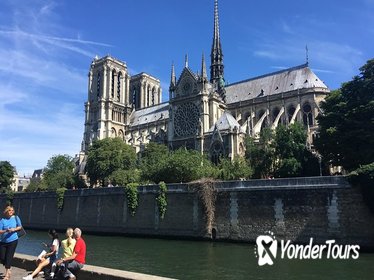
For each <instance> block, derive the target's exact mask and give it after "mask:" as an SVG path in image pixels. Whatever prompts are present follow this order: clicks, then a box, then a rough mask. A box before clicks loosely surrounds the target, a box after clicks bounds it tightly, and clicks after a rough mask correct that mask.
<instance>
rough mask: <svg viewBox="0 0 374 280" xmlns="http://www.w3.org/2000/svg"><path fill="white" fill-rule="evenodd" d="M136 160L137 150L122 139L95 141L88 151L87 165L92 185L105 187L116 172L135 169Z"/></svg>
mask: <svg viewBox="0 0 374 280" xmlns="http://www.w3.org/2000/svg"><path fill="white" fill-rule="evenodd" d="M136 160H137V158H136V153H135V150H134V149H133V148H132V147H130V146H129V145H127V144H125V143H124V142H123V141H122V140H121V139H120V138H105V139H102V140H97V141H94V142H93V143H92V146H90V148H89V149H88V158H87V165H86V170H87V174H88V176H89V178H90V181H91V184H95V183H97V182H100V184H101V185H104V184H105V181H107V180H108V179H109V176H110V175H111V174H112V173H113V172H114V171H116V170H119V169H122V170H132V169H134V168H135V167H136Z"/></svg>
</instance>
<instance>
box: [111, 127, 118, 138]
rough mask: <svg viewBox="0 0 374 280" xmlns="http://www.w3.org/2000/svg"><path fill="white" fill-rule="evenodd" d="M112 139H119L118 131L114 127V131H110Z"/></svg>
mask: <svg viewBox="0 0 374 280" xmlns="http://www.w3.org/2000/svg"><path fill="white" fill-rule="evenodd" d="M110 137H112V138H114V137H117V131H116V129H115V128H114V127H112V129H111V131H110Z"/></svg>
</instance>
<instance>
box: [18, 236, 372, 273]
mask: <svg viewBox="0 0 374 280" xmlns="http://www.w3.org/2000/svg"><path fill="white" fill-rule="evenodd" d="M61 237H63V234H61ZM83 238H84V239H85V241H86V244H87V264H90V265H97V266H103V267H110V268H116V269H122V270H127V271H133V272H140V273H146V274H153V275H160V276H165V277H172V278H178V279H194V280H199V279H202V280H210V279H212V280H213V279H215V280H216V279H217V280H220V279H222V280H223V279H234V280H240V279H261V280H265V279H318V280H321V279H342V280H345V279H347V280H348V279H349V280H350V279H360V280H361V279H374V254H368V253H366V254H365V253H361V252H360V257H359V258H358V259H357V260H353V259H348V260H331V259H325V258H324V259H323V260H288V259H280V260H279V259H278V258H277V259H276V260H275V263H274V265H272V266H268V265H265V266H261V267H260V266H258V264H257V258H256V257H255V253H254V251H255V246H254V245H251V244H244V243H240V244H238V243H223V242H207V241H185V240H183V241H181V240H165V239H153V238H133V237H122V236H95V235H83ZM48 239H49V237H48V234H47V233H46V232H40V231H27V235H26V236H25V237H23V238H21V239H20V241H19V245H18V247H17V252H18V253H24V254H29V255H35V256H37V255H38V254H39V253H40V251H41V250H42V249H43V246H42V245H41V242H48V241H49V240H48Z"/></svg>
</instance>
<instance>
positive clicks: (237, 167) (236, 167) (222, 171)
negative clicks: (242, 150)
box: [218, 158, 253, 180]
mask: <svg viewBox="0 0 374 280" xmlns="http://www.w3.org/2000/svg"><path fill="white" fill-rule="evenodd" d="M218 169H219V175H218V178H219V179H221V180H239V179H242V178H249V177H250V176H251V175H252V173H253V172H252V169H251V168H250V167H249V165H248V163H247V162H246V160H245V159H243V158H239V159H235V160H233V161H231V160H230V159H228V158H222V159H221V160H220V163H219V164H218Z"/></svg>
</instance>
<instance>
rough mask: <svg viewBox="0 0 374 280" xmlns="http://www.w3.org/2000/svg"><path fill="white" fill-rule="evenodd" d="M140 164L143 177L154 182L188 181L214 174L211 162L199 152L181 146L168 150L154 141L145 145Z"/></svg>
mask: <svg viewBox="0 0 374 280" xmlns="http://www.w3.org/2000/svg"><path fill="white" fill-rule="evenodd" d="M140 166H141V170H142V177H143V179H144V180H148V181H151V182H154V183H158V182H161V181H164V182H166V183H175V182H189V181H193V180H196V179H200V178H202V177H211V176H215V175H216V169H215V167H214V166H213V164H212V163H211V162H210V161H209V160H208V159H207V158H206V157H204V156H203V155H201V154H200V153H199V152H197V151H190V150H186V149H183V148H181V149H179V150H176V151H171V152H169V150H168V148H167V147H166V146H164V145H160V144H155V143H149V144H148V145H147V146H146V148H145V150H144V152H143V153H142V158H141V164H140Z"/></svg>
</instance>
